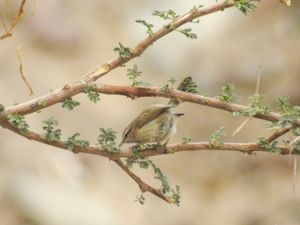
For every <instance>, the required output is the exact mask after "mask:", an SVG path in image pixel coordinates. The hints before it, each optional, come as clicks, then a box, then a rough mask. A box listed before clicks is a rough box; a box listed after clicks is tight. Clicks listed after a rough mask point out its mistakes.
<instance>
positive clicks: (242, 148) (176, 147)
mask: <svg viewBox="0 0 300 225" xmlns="http://www.w3.org/2000/svg"><path fill="white" fill-rule="evenodd" d="M0 124H1V126H2V127H4V128H7V129H9V130H11V131H12V132H14V133H17V134H18V135H20V136H23V137H25V138H27V139H29V140H34V141H37V142H41V143H44V144H47V145H51V146H54V147H58V148H61V149H65V150H68V147H67V146H66V144H65V143H64V142H63V141H49V140H47V139H46V138H45V136H44V135H43V134H39V133H37V132H34V131H30V130H29V131H28V132H27V133H21V131H20V130H19V129H17V128H16V127H14V126H12V125H11V124H10V123H8V122H7V121H0ZM278 148H279V149H280V150H281V154H282V155H286V154H289V153H290V149H289V146H278ZM201 150H210V151H234V152H242V153H247V154H251V153H253V152H269V150H268V149H265V148H262V147H260V146H259V145H258V143H256V142H249V143H230V142H225V143H222V145H220V146H212V145H211V144H210V143H209V142H192V143H186V144H180V143H179V144H172V145H168V146H166V148H164V147H161V148H145V149H143V150H142V151H141V152H139V154H138V156H139V157H140V158H143V157H148V156H158V155H166V154H173V153H175V152H185V151H201ZM68 151H70V150H68ZM72 152H73V153H87V154H94V155H100V156H103V157H106V158H108V159H110V160H116V159H118V158H130V157H136V155H135V153H133V151H132V149H130V148H129V149H128V150H125V151H121V152H116V153H115V152H109V151H107V150H106V149H101V148H99V147H97V146H92V145H91V146H88V147H75V148H74V149H73V150H72ZM293 154H295V155H297V154H299V153H298V152H295V151H293Z"/></svg>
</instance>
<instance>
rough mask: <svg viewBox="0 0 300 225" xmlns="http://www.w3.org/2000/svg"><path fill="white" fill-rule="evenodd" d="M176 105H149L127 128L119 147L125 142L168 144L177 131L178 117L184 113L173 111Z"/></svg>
mask: <svg viewBox="0 0 300 225" xmlns="http://www.w3.org/2000/svg"><path fill="white" fill-rule="evenodd" d="M174 106H175V105H163V104H154V105H150V106H148V107H147V108H146V109H145V110H144V111H143V112H141V114H140V115H138V117H137V118H135V119H134V120H133V121H132V122H131V123H130V124H129V125H128V126H127V127H126V128H125V130H124V132H123V136H122V141H121V143H120V145H119V147H120V146H121V145H123V144H124V143H139V144H145V143H160V144H163V145H166V144H167V143H168V141H169V139H170V136H171V135H172V134H174V133H175V132H176V126H175V124H176V120H177V118H178V117H180V116H182V115H184V114H183V113H174V112H172V109H173V107H174Z"/></svg>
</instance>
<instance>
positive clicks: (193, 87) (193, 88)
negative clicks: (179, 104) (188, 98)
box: [183, 79, 199, 94]
mask: <svg viewBox="0 0 300 225" xmlns="http://www.w3.org/2000/svg"><path fill="white" fill-rule="evenodd" d="M183 85H184V88H183V91H184V92H188V93H193V94H198V93H199V88H198V85H197V84H195V83H194V82H193V80H191V79H185V81H184V84H183Z"/></svg>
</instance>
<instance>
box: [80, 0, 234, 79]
mask: <svg viewBox="0 0 300 225" xmlns="http://www.w3.org/2000/svg"><path fill="white" fill-rule="evenodd" d="M231 6H233V4H231V3H228V2H227V1H225V2H222V3H217V4H215V5H212V6H209V7H205V8H201V9H193V10H191V11H190V12H188V13H185V14H184V15H182V16H181V17H179V18H177V19H175V20H173V21H172V22H170V23H168V24H166V25H164V26H163V27H162V28H160V29H159V30H158V31H156V32H154V33H153V34H152V35H151V36H149V37H147V38H146V39H144V40H143V41H141V42H140V43H138V44H137V45H136V47H135V48H133V49H131V51H130V56H129V57H126V58H121V57H118V58H116V59H113V60H111V61H109V62H107V63H104V64H103V65H102V66H100V67H98V68H96V69H95V70H94V71H92V72H90V73H88V74H87V75H86V76H84V81H85V82H87V83H89V82H94V81H96V80H97V79H99V78H100V77H102V76H103V75H105V74H107V73H108V72H109V71H111V70H113V69H115V68H117V67H119V66H122V65H123V64H125V63H126V62H128V61H129V60H131V59H133V58H135V57H138V56H140V55H141V54H142V53H143V52H144V51H145V50H146V49H147V48H148V47H149V46H151V45H153V44H154V43H155V42H156V41H157V40H159V39H161V38H162V37H164V36H166V35H167V34H169V33H171V32H173V31H174V30H175V29H176V28H178V27H180V26H182V25H184V24H186V23H189V22H192V21H193V20H194V19H196V18H199V17H201V16H205V15H208V14H211V13H214V12H217V11H223V10H224V9H226V8H229V7H231ZM168 27H169V28H168ZM170 27H171V28H170ZM103 67H107V70H103Z"/></svg>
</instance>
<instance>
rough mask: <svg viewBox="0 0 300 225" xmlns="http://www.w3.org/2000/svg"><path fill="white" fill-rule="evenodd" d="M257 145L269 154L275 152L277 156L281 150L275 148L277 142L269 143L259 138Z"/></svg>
mask: <svg viewBox="0 0 300 225" xmlns="http://www.w3.org/2000/svg"><path fill="white" fill-rule="evenodd" d="M258 145H259V146H260V147H262V148H265V149H267V150H268V151H270V152H275V153H278V154H280V153H281V149H280V148H278V147H277V145H278V141H273V142H271V143H270V142H269V141H268V140H267V139H266V138H264V137H261V138H258Z"/></svg>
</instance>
